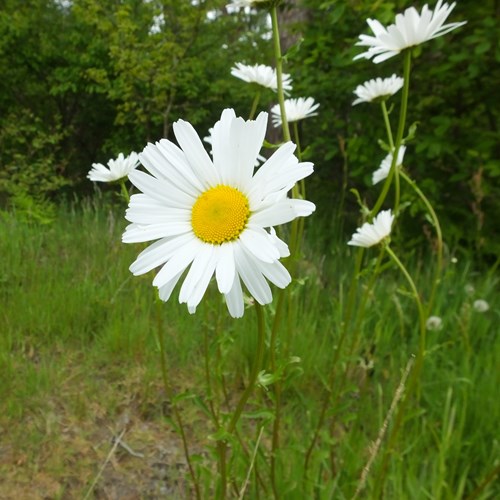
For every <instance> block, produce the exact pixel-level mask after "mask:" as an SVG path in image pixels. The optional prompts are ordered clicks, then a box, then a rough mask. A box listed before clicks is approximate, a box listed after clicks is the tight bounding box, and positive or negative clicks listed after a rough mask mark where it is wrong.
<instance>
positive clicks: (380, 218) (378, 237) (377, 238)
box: [347, 209, 394, 248]
mask: <svg viewBox="0 0 500 500" xmlns="http://www.w3.org/2000/svg"><path fill="white" fill-rule="evenodd" d="M393 221H394V215H393V214H392V212H391V210H390V209H389V210H382V212H380V213H379V214H378V215H377V216H376V217H375V218H374V219H373V222H372V223H371V224H370V223H368V222H365V223H364V224H363V225H362V226H361V227H358V229H356V233H354V234H353V235H352V238H351V241H349V242H348V243H347V244H348V245H353V246H356V247H366V248H368V247H371V246H373V245H376V244H377V243H380V242H381V241H382V240H383V239H384V238H387V236H389V234H391V227H392V222H393Z"/></svg>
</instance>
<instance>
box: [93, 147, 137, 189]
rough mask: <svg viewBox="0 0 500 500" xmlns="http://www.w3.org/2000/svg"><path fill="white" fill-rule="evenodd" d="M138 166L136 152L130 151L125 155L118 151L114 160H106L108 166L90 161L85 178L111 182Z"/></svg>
mask: <svg viewBox="0 0 500 500" xmlns="http://www.w3.org/2000/svg"><path fill="white" fill-rule="evenodd" d="M138 166H139V156H138V154H137V153H133V152H132V153H130V154H129V155H128V156H127V157H125V156H124V155H123V153H120V154H119V155H118V158H117V159H116V160H109V161H108V168H106V167H105V166H104V165H103V164H102V163H92V168H91V169H90V171H89V173H88V174H87V178H88V179H90V180H91V181H97V182H113V181H117V180H119V179H123V178H124V177H127V175H129V174H130V172H132V171H133V170H135V169H136V168H137V167H138Z"/></svg>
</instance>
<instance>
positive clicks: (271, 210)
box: [123, 109, 315, 317]
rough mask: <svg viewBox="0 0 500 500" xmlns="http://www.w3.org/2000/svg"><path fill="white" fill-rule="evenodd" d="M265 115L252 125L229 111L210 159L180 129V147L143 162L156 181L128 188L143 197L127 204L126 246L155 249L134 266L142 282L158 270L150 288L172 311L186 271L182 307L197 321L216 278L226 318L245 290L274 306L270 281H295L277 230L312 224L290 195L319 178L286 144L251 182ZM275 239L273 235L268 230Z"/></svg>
mask: <svg viewBox="0 0 500 500" xmlns="http://www.w3.org/2000/svg"><path fill="white" fill-rule="evenodd" d="M267 119H268V117H267V113H260V114H259V116H258V117H257V119H256V120H254V121H252V120H249V121H245V120H243V118H237V117H236V115H235V113H234V111H233V110H232V109H226V110H224V111H223V113H222V116H221V119H220V120H219V121H218V122H217V123H216V124H215V126H214V129H213V132H212V158H210V156H209V155H208V153H207V152H206V151H205V149H204V147H203V144H202V142H201V140H200V138H199V137H198V134H197V133H196V132H195V130H194V128H193V127H192V126H191V125H190V124H189V123H187V122H185V121H183V120H179V121H177V122H175V123H174V126H173V128H174V133H175V136H176V138H177V141H178V143H179V146H180V147H178V146H176V145H175V144H173V143H172V142H170V141H168V140H166V139H162V140H160V141H159V142H157V143H156V144H148V145H147V146H146V148H145V149H144V151H143V152H142V153H141V155H140V158H141V162H142V164H143V165H144V167H145V168H146V169H147V170H148V171H149V172H150V174H147V173H145V172H140V171H135V172H132V174H131V175H130V180H131V181H132V183H133V184H134V185H135V186H136V187H137V188H138V189H139V190H140V191H142V193H141V194H135V195H133V196H132V197H131V199H130V205H129V208H128V210H127V213H126V218H127V220H129V221H130V222H131V224H130V225H129V226H128V227H127V228H126V230H125V233H124V235H123V241H124V242H126V243H134V242H143V241H152V240H158V241H156V242H155V243H153V244H152V245H151V246H149V247H148V248H146V249H145V250H143V251H142V252H141V254H140V255H139V257H138V258H137V260H136V261H135V262H134V263H133V264H132V265H131V266H130V270H131V271H132V273H133V274H135V275H140V274H144V273H147V272H148V271H151V270H152V269H154V268H157V267H159V266H161V269H160V270H159V272H158V274H157V275H156V277H155V278H154V280H153V285H155V286H156V287H158V289H159V295H160V298H161V299H162V300H164V301H167V300H168V299H169V298H170V295H171V293H172V291H173V289H174V287H175V286H176V284H177V283H178V281H179V279H180V278H181V276H182V275H183V273H184V272H185V271H186V269H188V268H189V270H188V271H187V274H186V277H185V279H184V281H183V283H182V286H181V288H180V293H179V302H181V303H187V306H188V310H189V312H191V313H193V312H195V310H196V306H197V305H198V304H199V303H200V302H201V300H202V298H203V295H204V293H205V291H206V289H207V287H208V285H209V282H210V280H211V279H212V277H213V276H214V275H215V280H216V282H217V287H218V289H219V291H220V293H222V294H224V296H225V299H226V303H227V307H228V309H229V313H230V314H231V316H233V317H241V316H242V315H243V310H244V302H243V292H242V285H241V283H242V282H243V284H244V285H245V286H246V288H247V289H248V291H249V293H250V294H251V295H252V296H253V297H254V298H255V300H256V301H257V302H259V303H260V304H267V303H269V302H271V300H272V294H271V289H270V287H269V284H268V282H267V280H269V281H270V282H271V283H274V284H275V285H276V286H277V287H279V288H285V287H286V286H287V285H288V284H289V283H290V280H291V277H290V274H289V273H288V271H287V270H286V268H285V267H284V266H283V265H282V264H281V262H280V261H279V259H280V257H285V256H287V255H289V251H288V247H287V245H286V244H285V243H284V242H283V241H281V240H280V239H279V238H278V237H277V236H276V233H275V231H274V229H273V226H275V225H279V224H284V223H286V222H290V221H291V220H293V219H295V218H296V217H299V216H307V215H310V214H311V213H312V212H313V211H314V209H315V206H314V204H313V203H311V202H309V201H306V200H298V199H290V198H288V197H287V192H288V191H289V190H290V189H291V188H292V186H293V185H294V184H295V183H296V182H297V181H299V180H301V179H303V178H305V177H307V176H308V175H310V174H311V173H312V171H313V165H312V163H299V161H298V160H297V158H296V157H295V155H294V154H293V152H294V150H295V145H294V144H293V143H291V142H288V143H286V144H283V145H282V146H281V147H280V148H279V149H277V150H276V151H275V153H274V154H273V155H272V156H271V158H269V159H268V160H267V161H266V162H265V163H264V164H263V165H262V166H261V167H260V168H259V169H258V170H257V172H255V160H256V157H257V154H258V153H259V151H260V148H261V147H262V144H263V141H264V136H265V133H266V128H267ZM268 229H269V230H268Z"/></svg>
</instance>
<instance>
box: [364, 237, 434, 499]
mask: <svg viewBox="0 0 500 500" xmlns="http://www.w3.org/2000/svg"><path fill="white" fill-rule="evenodd" d="M386 251H387V253H388V254H389V255H390V257H391V259H392V260H393V261H394V262H395V264H396V265H397V266H398V267H399V269H400V270H401V272H402V273H403V275H404V277H405V278H406V281H407V282H408V284H409V286H410V288H411V290H412V293H413V296H414V299H415V302H416V304H417V308H418V316H419V344H418V351H417V356H416V359H415V368H414V370H413V371H412V372H411V375H410V377H409V382H408V386H407V395H406V397H405V399H404V400H403V401H402V402H401V405H400V407H399V411H398V414H397V416H396V419H395V422H394V426H393V428H392V431H391V434H390V437H389V440H388V443H387V448H386V451H385V453H384V458H383V461H382V465H381V470H380V472H379V474H377V475H376V484H375V487H374V495H373V497H372V498H381V497H382V493H383V487H384V481H385V476H386V474H387V467H388V464H389V456H390V452H391V450H392V448H393V447H394V444H395V442H396V438H397V435H398V432H399V429H400V427H401V425H402V423H403V417H404V414H405V410H406V406H407V404H408V401H409V400H410V398H409V396H410V395H411V394H412V393H413V391H414V390H415V391H416V393H417V399H418V398H420V388H419V382H420V373H421V371H422V365H423V361H424V354H425V346H426V330H425V311H424V307H423V305H422V301H421V299H420V296H419V294H418V291H417V288H416V286H415V283H414V281H413V279H412V278H411V276H410V273H409V272H408V270H407V269H406V268H405V266H404V265H403V264H402V262H401V261H400V260H399V258H398V257H397V256H396V254H395V253H394V252H393V251H392V249H391V248H390V247H389V245H387V246H386Z"/></svg>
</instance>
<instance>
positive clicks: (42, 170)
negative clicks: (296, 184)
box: [0, 0, 500, 257]
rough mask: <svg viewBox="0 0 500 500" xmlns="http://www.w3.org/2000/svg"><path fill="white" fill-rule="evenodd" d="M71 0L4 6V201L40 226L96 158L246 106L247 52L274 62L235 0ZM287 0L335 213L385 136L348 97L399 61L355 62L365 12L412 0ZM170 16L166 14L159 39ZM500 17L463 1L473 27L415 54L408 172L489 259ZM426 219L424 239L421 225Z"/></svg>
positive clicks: (285, 22) (452, 234)
mask: <svg viewBox="0 0 500 500" xmlns="http://www.w3.org/2000/svg"><path fill="white" fill-rule="evenodd" d="M72 3H73V7H72V8H71V9H68V8H64V7H60V6H58V5H57V3H56V2H52V1H48V0H26V1H23V2H21V4H20V3H19V2H18V1H17V0H4V2H3V4H2V9H1V11H0V70H1V73H2V78H1V79H0V141H1V144H2V148H0V203H1V204H2V205H6V204H9V205H14V206H15V207H17V208H18V210H24V211H25V212H28V213H29V214H31V215H33V214H34V216H35V217H37V218H38V219H42V220H43V219H44V218H45V219H47V218H50V216H51V212H50V209H47V203H46V202H47V199H49V200H53V199H54V198H57V197H58V196H59V195H60V194H61V193H67V192H68V190H69V189H70V188H69V187H68V185H70V186H71V190H73V191H74V190H76V191H77V192H78V193H79V195H83V194H85V193H87V194H88V193H89V191H90V189H91V187H90V185H89V183H88V182H87V181H86V179H85V175H86V173H87V172H88V170H89V169H90V166H91V164H92V163H93V162H101V163H102V162H106V161H107V160H108V159H109V158H112V157H116V156H117V154H118V153H119V152H120V151H122V152H124V153H128V152H130V151H132V150H137V151H140V150H142V148H143V147H144V145H145V144H146V143H147V141H155V140H157V139H159V138H161V137H170V138H171V137H172V132H171V127H170V125H171V123H172V122H173V121H175V120H177V119H178V118H182V119H184V120H187V121H189V122H190V123H193V124H194V125H195V126H196V128H197V130H199V131H200V133H201V134H203V133H204V131H208V128H209V127H211V126H212V125H213V124H214V123H215V121H216V119H218V117H219V116H220V112H221V109H223V108H224V107H233V108H235V109H236V111H237V112H238V113H240V114H242V115H243V116H245V115H246V114H247V113H248V110H249V107H250V104H251V102H252V99H253V94H252V93H251V91H250V90H249V88H247V86H245V85H243V84H242V82H241V81H239V80H237V79H236V78H233V77H231V76H230V68H231V67H232V66H233V65H234V63H235V62H237V61H243V62H246V63H248V64H255V63H263V64H270V65H273V64H274V63H273V57H272V49H271V44H270V43H268V41H267V40H263V39H262V37H261V34H262V32H263V31H268V28H266V27H265V22H264V19H265V14H264V13H262V14H261V15H251V16H248V15H245V14H240V15H227V13H226V12H225V10H224V6H225V4H226V3H227V0H206V1H201V2H198V4H197V6H196V7H192V6H191V5H190V3H189V2H187V1H186V2H179V1H177V0H161V1H154V2H144V1H140V0H126V1H123V2H118V1H109V2H101V1H98V0H73V2H72ZM286 3H287V6H284V7H283V9H282V11H281V18H282V21H281V25H282V26H283V27H284V29H283V31H284V32H285V36H284V40H283V47H284V50H285V51H287V56H286V60H285V61H284V70H285V71H286V72H288V73H291V75H292V77H293V82H294V91H293V94H292V95H293V96H294V97H299V96H306V95H308V96H309V95H310V96H312V97H314V98H315V99H316V101H317V102H319V103H320V104H321V107H320V110H319V115H318V116H317V117H316V118H315V119H314V120H313V121H312V122H311V126H309V127H304V130H303V131H302V132H303V144H304V145H307V146H308V148H307V151H306V154H307V158H308V159H311V160H312V161H314V163H315V165H316V175H315V178H314V179H313V180H312V181H311V184H312V185H311V186H310V187H309V193H310V194H311V195H312V196H313V199H314V201H316V202H317V203H319V204H320V206H321V208H322V212H323V213H326V212H327V211H328V210H329V209H330V208H331V207H332V204H335V203H338V201H339V200H341V201H342V200H344V198H345V203H346V204H347V205H346V206H347V208H348V211H349V212H351V211H353V209H355V207H354V199H353V198H352V197H350V196H348V195H346V193H345V190H346V188H352V187H356V188H358V189H359V190H360V191H362V190H364V188H366V186H367V185H369V184H370V182H369V176H370V173H371V172H372V170H373V169H374V167H375V166H376V165H378V164H379V162H380V161H381V160H382V158H383V157H384V152H383V151H382V150H381V149H380V147H379V146H378V144H377V140H378V139H380V138H382V137H383V136H384V132H383V129H382V125H381V126H380V127H372V126H371V125H368V124H371V123H372V120H371V116H372V112H373V110H372V109H370V107H369V106H368V107H367V106H356V107H354V108H353V107H352V101H353V94H352V91H353V90H354V88H356V86H357V85H359V84H361V83H363V82H364V81H365V80H368V79H370V78H374V77H376V76H383V77H385V76H389V75H391V74H392V73H393V72H397V73H399V72H400V67H399V65H398V63H397V62H396V61H395V60H390V61H387V62H386V63H384V64H383V65H374V64H373V63H371V62H367V61H364V62H363V61H353V60H352V58H353V56H354V55H355V54H358V53H359V52H360V49H359V48H356V47H354V43H355V41H356V38H357V36H358V35H359V34H360V33H368V31H369V30H368V27H367V25H366V22H365V20H366V18H367V17H371V18H376V19H380V20H381V22H383V23H387V22H391V20H392V19H394V15H395V13H397V12H400V11H402V10H403V9H404V8H405V7H407V6H409V5H412V4H413V3H414V2H408V1H379V2H373V1H370V0H356V1H349V2H347V1H345V2H338V1H330V0H328V1H325V0H302V1H300V2H295V1H294V2H292V1H291V0H289V1H288V2H286ZM420 3H423V2H420ZM430 3H431V4H433V3H434V2H430ZM415 5H416V6H417V3H415ZM207 12H210V13H211V14H212V15H211V16H210V17H206V14H207ZM162 14H163V15H164V19H167V23H166V24H165V25H164V26H163V28H162V29H161V30H159V31H158V32H154V33H151V26H153V24H154V23H153V19H154V16H159V15H162ZM214 15H215V17H214ZM499 15H500V14H499V9H498V2H496V1H493V0H488V1H485V2H475V3H471V2H464V1H462V2H458V5H457V7H456V8H455V10H454V12H453V16H452V17H453V20H467V25H466V26H464V27H463V28H462V29H460V30H456V31H455V32H453V33H451V34H449V35H448V36H447V37H446V38H438V39H436V40H433V41H432V42H431V45H432V50H424V51H422V53H421V54H420V55H419V57H417V58H415V59H414V69H415V71H414V72H413V73H414V77H413V80H412V86H411V94H412V102H411V109H410V110H409V112H410V120H411V122H417V123H418V128H417V139H418V141H417V142H416V143H415V144H413V143H410V144H409V153H408V155H407V158H408V168H409V169H410V172H411V174H412V178H414V179H415V180H416V181H417V182H418V183H419V185H420V186H421V187H422V189H424V191H425V192H426V193H427V194H428V196H429V197H430V198H431V199H432V200H433V201H434V203H436V206H435V208H436V210H437V211H438V212H439V214H440V218H441V220H442V222H443V225H446V226H447V227H448V235H447V238H448V241H449V242H450V243H451V244H455V243H460V244H462V245H465V246H467V247H468V248H470V249H473V250H475V251H476V252H481V253H482V254H484V255H486V256H487V257H489V256H492V255H495V254H498V253H499V252H500V248H499V247H498V241H499V237H498V228H497V224H496V221H497V220H498V218H499V217H500V214H499V212H498V210H499V209H498V204H497V203H495V200H497V199H498V198H499V196H500V193H499V191H498V190H499V188H498V178H499V175H500V163H499V157H500V154H499V150H498V144H499V142H498V134H499V130H498V123H500V117H499V115H498V113H499V111H498V106H497V105H496V94H497V92H496V84H497V82H498V81H499V80H500V74H499V71H500V69H499V68H500V64H499V62H500V50H499V45H498V34H497V29H496V27H497V26H498V21H499ZM300 39H303V42H302V43H298V44H295V41H296V40H300ZM62 47H64V50H61V48H62ZM273 99H274V96H273V95H272V93H271V92H270V93H269V94H266V95H265V96H262V98H261V106H262V108H264V109H265V108H266V107H267V106H268V105H270V104H274V103H275V102H276V101H274V102H273ZM393 112H394V114H396V113H397V112H398V109H397V105H396V109H394V111H393ZM42 178H43V182H38V183H37V182H34V179H38V180H39V181H40V179H42ZM332 198H334V201H333V202H332ZM369 201H371V200H369ZM412 211H413V213H416V212H417V213H418V212H419V207H418V206H413V207H412ZM44 216H45V217H44ZM415 228H416V230H415V235H414V236H415V237H419V236H421V231H420V228H421V224H420V223H417V224H415Z"/></svg>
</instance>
